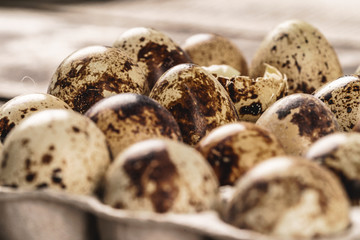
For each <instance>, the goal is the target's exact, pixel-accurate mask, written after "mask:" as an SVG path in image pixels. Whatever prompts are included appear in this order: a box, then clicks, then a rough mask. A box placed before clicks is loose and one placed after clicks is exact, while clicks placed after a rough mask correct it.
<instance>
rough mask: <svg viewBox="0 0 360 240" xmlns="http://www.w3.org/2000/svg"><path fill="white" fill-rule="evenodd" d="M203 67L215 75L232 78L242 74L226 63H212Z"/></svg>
mask: <svg viewBox="0 0 360 240" xmlns="http://www.w3.org/2000/svg"><path fill="white" fill-rule="evenodd" d="M203 68H204V69H205V70H206V71H208V72H209V73H211V74H212V75H214V76H215V77H227V78H231V77H234V76H239V75H240V72H239V71H238V70H236V69H235V68H233V67H231V66H229V65H226V64H221V65H210V66H208V67H204V66H203Z"/></svg>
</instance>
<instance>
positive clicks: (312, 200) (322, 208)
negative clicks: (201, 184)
mask: <svg viewBox="0 0 360 240" xmlns="http://www.w3.org/2000/svg"><path fill="white" fill-rule="evenodd" d="M349 213H350V207H349V201H348V199H347V197H346V194H345V192H344V190H343V188H342V186H341V184H340V182H339V181H338V179H337V178H336V177H335V176H334V175H333V174H332V173H331V172H330V171H328V170H327V169H325V168H323V167H321V166H319V165H318V164H316V163H313V162H311V161H309V160H307V159H303V158H296V157H275V158H271V159H268V160H266V161H264V162H262V163H259V164H258V165H256V166H255V167H254V168H253V169H251V170H250V171H249V172H248V173H247V174H246V175H245V176H244V177H243V178H241V179H240V180H239V182H238V183H237V184H236V186H235V190H234V194H233V195H232V198H231V199H230V202H229V203H228V206H227V209H226V211H225V216H224V218H225V221H226V222H228V223H230V224H232V225H234V226H236V227H239V228H241V229H248V230H253V231H257V232H260V233H263V234H267V235H271V236H274V237H279V238H281V239H313V238H314V237H323V236H331V235H333V234H337V233H340V232H342V231H344V230H346V229H347V228H348V227H349V226H350V219H349Z"/></svg>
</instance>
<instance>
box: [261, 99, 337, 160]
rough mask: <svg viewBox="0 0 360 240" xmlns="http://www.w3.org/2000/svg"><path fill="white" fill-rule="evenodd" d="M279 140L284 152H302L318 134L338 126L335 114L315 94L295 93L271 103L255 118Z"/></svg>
mask: <svg viewBox="0 0 360 240" xmlns="http://www.w3.org/2000/svg"><path fill="white" fill-rule="evenodd" d="M256 124H257V125H259V126H262V127H264V128H267V129H268V130H269V131H270V132H272V133H273V134H274V135H275V137H276V138H277V139H278V140H279V141H280V143H281V145H282V146H283V148H284V150H285V152H286V153H287V154H290V155H295V156H302V155H303V154H304V153H305V152H306V151H307V149H308V147H309V146H310V145H311V144H312V143H313V142H315V141H316V140H318V139H319V138H321V137H324V136H326V135H328V134H331V133H334V132H336V131H339V130H340V127H339V124H338V123H337V120H336V117H335V115H334V114H333V113H332V112H331V110H330V109H329V108H328V107H327V106H326V105H325V103H323V102H322V101H321V100H319V99H318V98H316V97H314V96H313V95H310V94H306V93H296V94H292V95H289V96H286V97H283V98H281V99H280V100H278V101H276V102H275V103H274V104H273V105H271V106H270V107H269V108H268V109H267V110H266V111H265V112H264V113H263V114H262V115H261V116H260V118H259V119H258V120H257V121H256Z"/></svg>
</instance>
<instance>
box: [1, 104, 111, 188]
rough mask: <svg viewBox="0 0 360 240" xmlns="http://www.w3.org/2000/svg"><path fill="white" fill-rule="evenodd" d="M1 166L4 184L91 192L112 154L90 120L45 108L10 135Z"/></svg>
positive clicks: (100, 179)
mask: <svg viewBox="0 0 360 240" xmlns="http://www.w3.org/2000/svg"><path fill="white" fill-rule="evenodd" d="M0 162H1V164H0V185H2V186H9V187H14V188H17V187H18V188H21V189H30V190H34V189H44V188H50V189H56V190H63V191H66V192H68V193H73V194H93V193H94V191H95V190H96V189H97V187H99V184H100V182H101V181H102V178H103V175H104V174H105V170H106V168H107V167H108V165H109V164H110V154H109V150H108V146H107V143H106V139H105V136H104V134H103V133H102V132H101V130H100V129H98V128H97V126H96V125H95V124H94V123H93V122H92V121H91V120H90V119H88V118H87V117H85V116H83V115H81V114H79V113H77V112H74V111H71V110H44V111H41V112H38V113H35V114H34V115H32V116H30V117H28V118H26V119H25V120H24V121H22V122H21V123H20V124H19V125H18V126H16V127H15V128H14V129H13V130H12V131H11V132H10V134H9V135H8V137H7V138H6V140H5V143H4V149H3V152H2V155H1V159H0Z"/></svg>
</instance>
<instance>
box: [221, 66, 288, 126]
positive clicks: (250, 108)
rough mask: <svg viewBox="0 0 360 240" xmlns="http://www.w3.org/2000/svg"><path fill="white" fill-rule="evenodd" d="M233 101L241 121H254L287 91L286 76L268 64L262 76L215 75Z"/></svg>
mask: <svg viewBox="0 0 360 240" xmlns="http://www.w3.org/2000/svg"><path fill="white" fill-rule="evenodd" d="M217 79H218V81H219V82H220V83H221V84H222V85H223V86H224V88H225V89H226V91H227V92H228V93H229V96H230V98H231V100H232V101H233V103H234V105H235V108H236V110H237V112H238V115H239V119H240V120H242V121H249V122H256V120H257V119H258V118H259V117H260V116H261V114H262V113H263V112H264V111H265V110H266V109H267V108H268V107H269V106H271V105H272V104H273V103H274V102H275V101H276V100H279V99H280V98H282V97H284V96H285V95H287V93H288V84H287V78H286V76H283V75H282V74H281V73H280V72H279V71H278V70H277V69H276V68H274V67H272V66H270V65H268V66H267V67H266V71H265V73H264V76H263V77H258V78H256V79H251V78H250V77H248V76H234V77H231V78H224V77H221V76H220V77H217Z"/></svg>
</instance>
